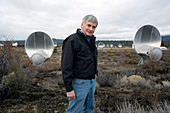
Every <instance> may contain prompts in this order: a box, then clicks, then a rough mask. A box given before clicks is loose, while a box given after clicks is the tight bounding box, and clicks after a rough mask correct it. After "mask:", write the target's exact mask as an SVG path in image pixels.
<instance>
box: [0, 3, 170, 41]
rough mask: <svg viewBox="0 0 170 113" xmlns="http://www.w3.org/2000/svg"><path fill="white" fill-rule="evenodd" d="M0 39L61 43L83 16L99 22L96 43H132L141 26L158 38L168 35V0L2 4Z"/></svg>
mask: <svg viewBox="0 0 170 113" xmlns="http://www.w3.org/2000/svg"><path fill="white" fill-rule="evenodd" d="M0 4H1V7H0V36H1V35H10V36H13V37H14V39H19V40H25V39H26V38H27V37H28V36H29V35H30V34H31V33H32V32H35V31H43V32H46V33H47V34H48V35H49V36H50V37H55V38H59V39H61V38H62V39H64V38H66V37H67V36H68V35H70V34H72V33H74V32H75V31H76V29H77V28H80V25H81V20H82V18H83V17H84V16H85V15H86V14H94V15H95V16H96V17H97V18H98V21H99V26H98V27H97V29H96V33H95V35H96V36H97V39H128V40H129V39H130V40H132V39H133V36H134V35H135V33H136V31H137V30H138V29H139V28H140V27H141V26H143V25H146V24H151V25H154V26H155V27H157V28H158V30H159V31H160V33H161V35H166V34H170V21H169V20H170V15H169V14H168V13H169V11H170V1H169V0H149V1H148V0H140V1H137V0H119V1H113V0H93V1H92V0H69V1H68V0H29V1H28V0H13V1H12V0H1V1H0Z"/></svg>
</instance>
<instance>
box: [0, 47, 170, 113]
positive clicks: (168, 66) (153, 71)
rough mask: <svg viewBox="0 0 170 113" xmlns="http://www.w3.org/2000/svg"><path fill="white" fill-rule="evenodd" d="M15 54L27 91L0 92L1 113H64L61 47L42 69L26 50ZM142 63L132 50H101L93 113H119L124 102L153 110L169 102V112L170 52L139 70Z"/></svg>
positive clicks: (65, 103)
mask: <svg viewBox="0 0 170 113" xmlns="http://www.w3.org/2000/svg"><path fill="white" fill-rule="evenodd" d="M14 50H15V52H16V53H17V54H18V55H19V56H20V59H21V66H22V68H23V69H24V72H25V75H26V79H27V82H26V84H25V85H26V87H25V89H24V90H20V89H17V90H15V91H13V90H12V88H13V86H8V87H9V88H11V89H8V90H7V91H6V90H1V91H4V92H3V93H4V95H5V96H4V98H1V101H0V113H1V112H2V113H4V112H8V113H11V112H12V113H20V112H26V113H33V112H34V113H37V112H38V113H46V112H49V113H64V112H65V109H66V108H67V107H68V100H67V98H66V95H65V94H66V92H65V88H64V84H63V81H62V73H61V47H58V48H55V50H54V53H53V55H52V57H51V58H50V59H48V60H47V61H45V62H44V64H43V66H41V67H40V66H38V67H37V66H32V65H31V62H30V60H29V59H28V57H27V55H26V53H25V51H24V48H14ZM139 60H140V56H139V55H137V54H136V52H135V50H134V49H132V48H103V49H99V50H98V71H99V76H98V78H97V85H96V92H95V109H94V113H119V112H120V110H119V109H118V108H119V107H118V106H121V105H122V103H124V102H129V104H132V105H133V104H134V103H135V102H137V103H139V104H140V105H141V106H143V107H145V108H148V107H151V108H153V107H154V106H155V105H156V104H157V102H165V101H166V102H167V103H168V106H169V109H170V50H165V51H163V56H162V58H161V59H160V60H159V61H151V60H150V59H146V60H145V62H144V65H141V66H137V64H138V62H139ZM1 89H2V88H1ZM9 91H11V92H9ZM1 96H2V95H1Z"/></svg>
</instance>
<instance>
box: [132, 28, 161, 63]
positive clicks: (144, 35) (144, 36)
mask: <svg viewBox="0 0 170 113" xmlns="http://www.w3.org/2000/svg"><path fill="white" fill-rule="evenodd" d="M133 44H134V48H135V51H136V52H137V54H139V55H140V56H141V60H140V62H139V64H138V65H141V64H143V60H144V59H146V58H150V59H151V60H156V61H158V60H160V58H161V57H162V51H161V49H160V45H161V36H160V33H159V31H158V29H157V28H156V27H154V26H152V25H145V26H142V27H141V28H140V29H139V30H138V31H137V33H136V35H135V38H134V42H133Z"/></svg>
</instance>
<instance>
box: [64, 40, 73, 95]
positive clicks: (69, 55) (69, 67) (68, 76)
mask: <svg viewBox="0 0 170 113" xmlns="http://www.w3.org/2000/svg"><path fill="white" fill-rule="evenodd" d="M73 60H74V42H73V40H68V39H66V40H65V41H64V42H63V46H62V59H61V70H62V75H63V81H64V85H65V88H66V92H70V91H72V90H73V87H72V80H73Z"/></svg>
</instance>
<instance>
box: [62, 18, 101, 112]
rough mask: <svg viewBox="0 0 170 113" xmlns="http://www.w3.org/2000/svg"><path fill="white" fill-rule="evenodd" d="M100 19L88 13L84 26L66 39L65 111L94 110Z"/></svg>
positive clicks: (64, 48) (63, 53) (64, 44)
mask: <svg viewBox="0 0 170 113" xmlns="http://www.w3.org/2000/svg"><path fill="white" fill-rule="evenodd" d="M97 25H98V21H97V18H96V17H95V16H93V15H87V16H85V17H84V18H83V20H82V24H81V29H77V31H76V33H74V34H72V35H70V36H69V37H67V38H66V39H65V40H64V42H63V47H62V61H61V68H62V74H63V81H64V84H65V87H66V92H67V93H66V95H67V98H69V108H68V109H67V110H66V113H92V111H93V109H94V92H95V87H96V78H95V77H96V76H97V49H96V46H95V39H96V37H95V36H94V35H93V33H94V32H95V29H96V27H97Z"/></svg>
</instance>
